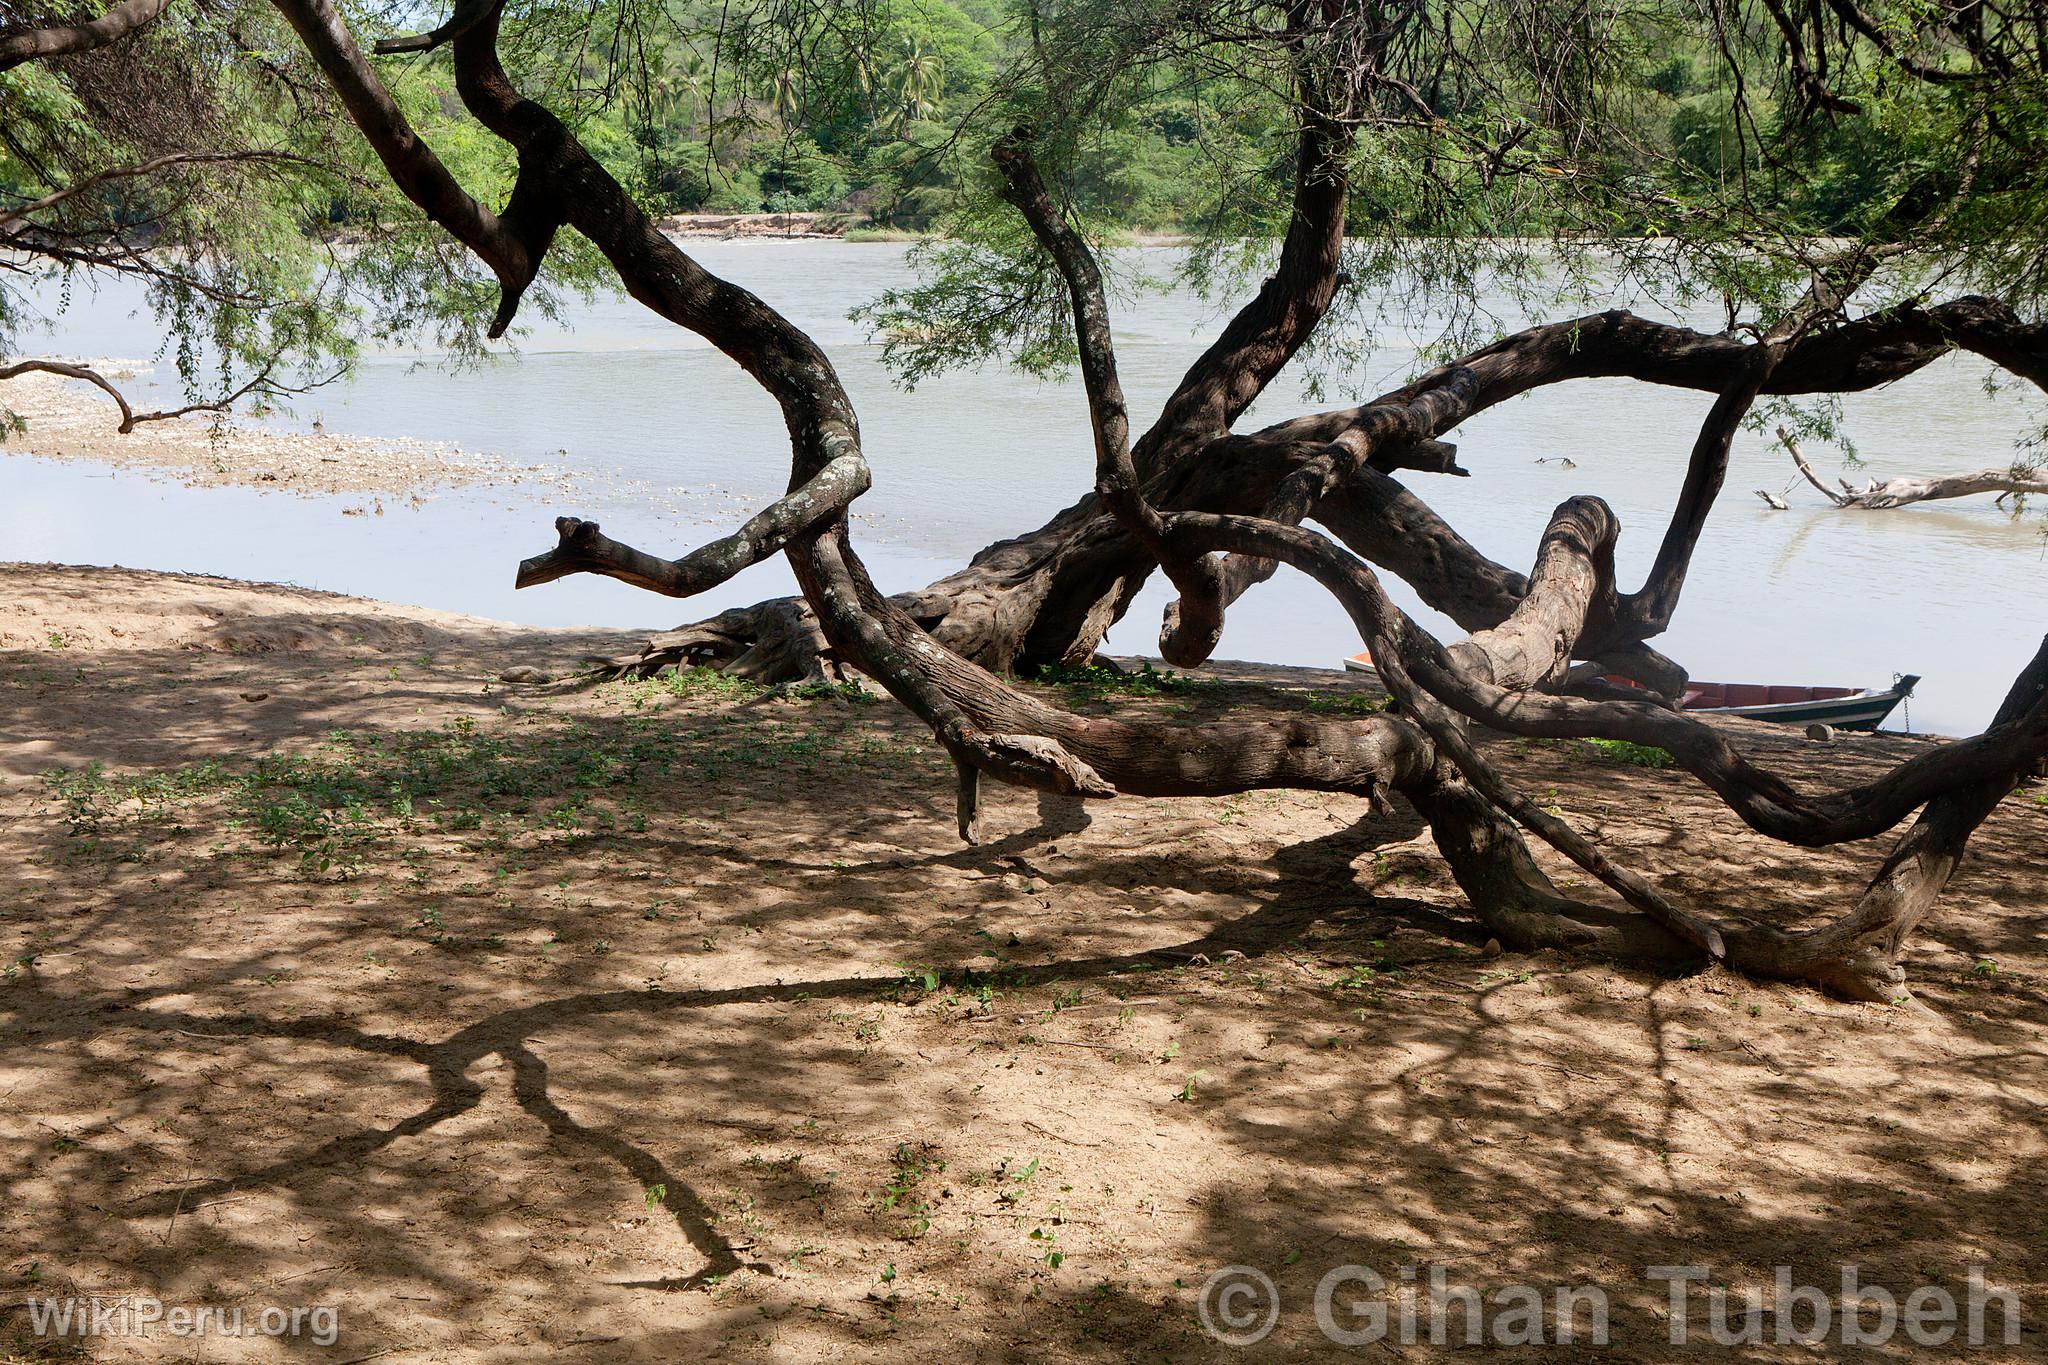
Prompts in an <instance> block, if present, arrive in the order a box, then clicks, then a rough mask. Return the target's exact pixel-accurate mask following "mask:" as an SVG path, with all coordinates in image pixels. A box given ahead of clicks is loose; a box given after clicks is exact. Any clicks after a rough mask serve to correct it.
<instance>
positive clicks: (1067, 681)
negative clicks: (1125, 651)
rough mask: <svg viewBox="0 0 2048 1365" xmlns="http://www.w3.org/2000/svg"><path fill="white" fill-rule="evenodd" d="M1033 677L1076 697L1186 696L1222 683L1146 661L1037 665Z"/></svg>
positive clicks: (1209, 689) (1211, 689)
mask: <svg viewBox="0 0 2048 1365" xmlns="http://www.w3.org/2000/svg"><path fill="white" fill-rule="evenodd" d="M1037 678H1038V681H1039V682H1042V683H1050V684H1052V685H1053V686H1054V687H1064V688H1066V689H1067V690H1068V691H1070V692H1073V693H1074V694H1076V695H1077V696H1085V697H1100V696H1105V695H1109V694H1112V693H1114V694H1119V695H1122V696H1132V697H1160V696H1168V695H1187V694H1190V693H1198V692H1206V691H1213V690H1214V689H1216V688H1217V687H1220V686H1221V685H1222V684H1220V683H1218V682H1216V681H1214V680H1212V679H1209V678H1190V677H1188V676H1186V675H1185V674H1181V673H1165V672H1161V671H1160V670H1159V669H1156V668H1154V667H1153V666H1152V664H1151V662H1150V661H1149V660H1148V661H1147V662H1145V663H1141V664H1139V665H1138V667H1137V668H1135V669H1122V668H1111V667H1108V666H1106V665H1103V664H1087V665H1080V664H1044V665H1041V666H1040V668H1039V670H1038V675H1037Z"/></svg>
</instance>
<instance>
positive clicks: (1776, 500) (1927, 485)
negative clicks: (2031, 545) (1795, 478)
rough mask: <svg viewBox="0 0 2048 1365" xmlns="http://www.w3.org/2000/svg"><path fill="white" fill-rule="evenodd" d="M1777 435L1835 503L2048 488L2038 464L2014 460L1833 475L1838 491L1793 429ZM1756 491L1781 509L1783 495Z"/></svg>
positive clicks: (1888, 504)
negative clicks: (1863, 476)
mask: <svg viewBox="0 0 2048 1365" xmlns="http://www.w3.org/2000/svg"><path fill="white" fill-rule="evenodd" d="M1778 440H1779V441H1780V442H1781V443H1782V444H1783V445H1784V447H1785V449H1786V450H1787V451H1789V452H1790V453H1791V456H1792V463H1793V464H1795V465H1797V466H1799V472H1800V473H1801V474H1804V475H1805V476H1806V481H1807V482H1808V483H1810V484H1812V485H1813V486H1814V487H1815V488H1817V489H1819V490H1820V495H1821V496H1822V497H1824V498H1826V499H1827V500H1828V501H1829V502H1831V503H1833V504H1834V505H1835V506H1837V507H1862V508H1868V509H1870V510H1872V511H1878V510H1884V509H1888V508H1893V507H1904V506H1906V505H1907V504H1908V503H1915V502H1932V501H1935V500H1936V499H1940V498H1968V497H1974V496H1976V495H1977V494H1979V493H1996V494H1998V500H1999V501H2000V502H2003V501H2005V499H2007V498H2009V497H2013V496H2020V497H2024V496H2025V495H2027V494H2028V493H2048V474H2044V472H2043V471H2042V470H2041V469H2040V468H2038V467H2037V466H2032V465H2026V464H2012V465H2009V466H2007V467H2006V468H2004V469H1980V470H1977V471H1976V472H1975V473H1971V474H1936V475H1928V476H1921V475H1914V474H1902V475H1899V476H1898V477H1897V478H1891V479H1882V480H1880V479H1872V480H1871V481H1870V482H1869V483H1866V484H1865V485H1864V486H1863V487H1861V488H1858V487H1856V486H1855V485H1854V484H1852V483H1850V482H1849V481H1848V480H1847V479H1837V480H1836V481H1835V482H1836V483H1838V484H1840V485H1841V489H1840V491H1839V492H1838V491H1836V490H1835V489H1833V488H1830V487H1828V486H1827V484H1826V483H1824V482H1823V481H1822V480H1821V477H1820V475H1818V474H1816V473H1814V472H1813V466H1812V465H1810V464H1808V463H1807V462H1806V456H1805V455H1804V454H1803V453H1801V451H1800V449H1799V442H1798V441H1796V440H1794V439H1793V437H1792V433H1791V432H1789V431H1787V430H1785V428H1783V427H1779V428H1778ZM1756 495H1757V496H1758V497H1760V498H1762V499H1763V500H1764V501H1765V502H1767V503H1769V504H1770V505H1771V506H1773V507H1775V508H1777V509H1778V510H1779V511H1781V512H1782V511H1784V510H1785V506H1786V504H1785V500H1784V499H1783V498H1782V497H1779V496H1777V495H1776V494H1773V493H1768V492H1766V491H1764V490H1763V489H1761V488H1759V489H1757V490H1756Z"/></svg>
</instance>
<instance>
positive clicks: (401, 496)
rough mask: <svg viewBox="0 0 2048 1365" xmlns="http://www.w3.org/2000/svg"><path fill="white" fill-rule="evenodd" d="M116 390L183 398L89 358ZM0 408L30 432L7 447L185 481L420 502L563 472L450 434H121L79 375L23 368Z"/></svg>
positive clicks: (168, 404) (149, 373)
mask: <svg viewBox="0 0 2048 1365" xmlns="http://www.w3.org/2000/svg"><path fill="white" fill-rule="evenodd" d="M81 363H85V364H88V365H90V366H92V367H93V368H94V369H97V370H98V371H99V372H100V373H101V374H103V375H104V376H106V378H107V379H108V380H109V381H110V382H111V383H113V384H114V385H115V386H116V387H117V388H119V389H120V390H121V391H122V393H123V394H124V395H125V396H126V397H127V399H128V402H129V403H130V405H132V406H133V407H134V408H135V410H136V411H137V412H148V411H162V410H171V409H175V408H178V407H181V406H183V405H184V403H185V402H186V401H187V400H186V399H185V398H184V396H183V394H182V390H180V389H179V388H178V386H177V385H176V383H175V382H172V383H169V384H166V383H164V382H162V380H161V376H159V375H158V374H157V373H156V372H155V371H154V370H153V369H151V368H149V367H140V368H137V367H132V366H129V365H126V364H124V363H123V362H120V361H104V360H87V361H84V362H81ZM0 408H4V409H5V410H6V411H9V412H12V413H14V414H16V415H17V416H19V417H20V418H21V419H22V420H23V421H24V422H25V423H26V424H27V429H26V430H25V431H19V432H12V433H9V434H8V436H7V438H6V441H5V444H4V445H0V454H11V455H40V456H43V457H45V458H47V459H55V460H93V461H98V462H100V463H103V464H110V465H115V466H117V467H119V468H122V469H135V470H141V471H144V472H147V473H153V474H162V475H166V476H168V477H171V478H174V479H176V480H177V481H178V482H180V483H183V484H185V485H186V486H187V487H193V488H206V487H217V486H221V485H226V484H241V485H245V486H249V487H255V488H264V489H274V490H277V491H281V492H288V493H300V494H307V495H319V494H327V493H372V494H381V495H385V496H389V497H393V498H396V499H398V500H400V501H406V500H411V501H415V502H417V501H418V500H420V499H421V498H424V497H426V496H429V495H430V494H431V492H432V491H433V490H434V489H436V488H441V487H461V486H467V485H510V484H517V483H526V482H531V481H533V480H536V479H542V480H547V481H549V482H559V481H560V480H561V477H562V471H560V470H559V469H552V468H547V467H543V466H539V465H525V464H520V463H518V462H516V461H512V460H508V459H505V458H504V457H501V456H496V455H487V454H482V453H479V452H475V451H465V450H461V449H459V448H457V447H455V446H452V445H449V444H447V443H446V442H436V441H420V440H410V439H408V440H373V439H370V438H367V437H360V436H339V435H334V434H331V433H328V432H324V431H314V432H294V431H287V430H284V429H283V428H281V427H277V426H271V425H267V424H265V423H263V422H262V421H260V420H259V419H257V418H253V417H249V416H245V415H236V416H231V417H223V416H222V415H220V414H217V413H190V414H187V415H186V416H184V417H179V418H174V419H170V420H167V421H160V422H145V423H143V424H141V425H139V426H137V427H136V428H135V429H134V430H133V431H130V432H129V433H128V434H126V435H125V436H124V435H122V434H121V432H120V430H119V428H120V422H121V414H120V410H119V409H118V408H116V407H115V406H114V402H113V400H112V399H110V398H109V397H108V396H107V395H106V394H105V393H103V392H101V391H100V390H99V389H97V388H95V387H93V386H92V385H91V384H88V383H85V382H83V381H81V380H75V379H66V378H60V377H58V376H55V375H48V374H26V375H22V376H20V377H18V378H15V379H10V380H8V381H7V382H6V383H5V384H0Z"/></svg>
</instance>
